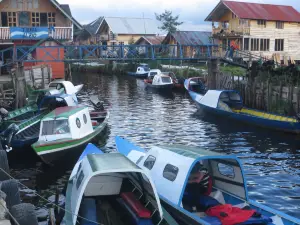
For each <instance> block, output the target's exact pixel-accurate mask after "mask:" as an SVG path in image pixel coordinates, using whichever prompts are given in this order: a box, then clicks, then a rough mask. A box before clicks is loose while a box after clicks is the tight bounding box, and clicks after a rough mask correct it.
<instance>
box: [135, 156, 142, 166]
mask: <svg viewBox="0 0 300 225" xmlns="http://www.w3.org/2000/svg"><path fill="white" fill-rule="evenodd" d="M143 158H144V156H141V157H140V158H139V159H138V160H137V161H136V163H135V164H139V163H140V161H141V160H142V159H143Z"/></svg>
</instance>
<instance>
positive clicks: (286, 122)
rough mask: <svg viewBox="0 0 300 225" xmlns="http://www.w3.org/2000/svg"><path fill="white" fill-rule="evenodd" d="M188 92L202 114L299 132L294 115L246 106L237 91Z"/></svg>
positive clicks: (298, 125) (299, 123)
mask: <svg viewBox="0 0 300 225" xmlns="http://www.w3.org/2000/svg"><path fill="white" fill-rule="evenodd" d="M189 94H190V96H191V98H192V99H193V100H194V101H195V102H196V104H197V107H198V108H199V109H200V110H201V112H203V113H204V114H209V115H215V116H218V117H223V118H226V120H227V119H231V120H236V121H238V122H242V123H248V124H251V125H255V126H259V127H264V128H269V129H273V130H278V131H284V132H288V133H296V134H298V133H300V121H299V120H298V119H297V118H296V117H288V116H282V115H277V114H273V113H267V112H264V111H260V110H255V109H250V108H247V107H245V106H244V104H243V100H242V97H241V96H240V94H239V92H238V91H235V90H208V91H207V93H206V94H205V95H201V94H198V93H196V92H192V91H189Z"/></svg>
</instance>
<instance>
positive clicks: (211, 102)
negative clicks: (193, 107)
mask: <svg viewBox="0 0 300 225" xmlns="http://www.w3.org/2000/svg"><path fill="white" fill-rule="evenodd" d="M220 100H221V101H230V100H231V101H240V102H242V97H241V95H240V93H239V92H238V91H235V90H208V91H207V93H206V94H205V95H204V96H203V98H201V100H200V103H201V104H203V105H206V106H209V107H212V108H217V106H218V103H219V101H220Z"/></svg>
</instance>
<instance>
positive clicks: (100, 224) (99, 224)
mask: <svg viewBox="0 0 300 225" xmlns="http://www.w3.org/2000/svg"><path fill="white" fill-rule="evenodd" d="M0 169H1V171H2V172H3V173H5V174H6V175H7V176H9V177H10V178H11V179H14V180H16V179H15V178H14V177H12V176H11V175H10V174H8V173H7V172H6V171H5V170H3V169H2V168H0ZM16 181H17V182H18V183H19V184H21V185H22V186H23V187H25V188H27V189H29V190H32V189H30V188H29V187H27V186H26V185H25V184H22V183H21V182H19V181H18V180H16ZM32 191H34V192H35V195H36V196H38V197H40V198H41V199H43V200H44V201H46V202H48V203H50V204H51V205H53V206H55V207H57V208H59V209H60V210H63V211H65V212H67V213H70V214H71V215H73V216H77V217H78V218H80V219H84V220H86V221H88V222H92V223H94V224H98V225H104V224H102V223H98V222H95V221H93V220H89V219H87V218H84V217H82V216H79V215H78V214H75V213H73V212H70V211H68V210H66V209H64V208H62V207H61V206H59V205H56V204H55V203H53V202H51V201H49V200H48V199H46V198H44V197H43V196H41V195H39V194H37V193H36V191H35V190H32Z"/></svg>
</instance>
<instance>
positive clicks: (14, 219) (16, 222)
mask: <svg viewBox="0 0 300 225" xmlns="http://www.w3.org/2000/svg"><path fill="white" fill-rule="evenodd" d="M1 169H2V168H1ZM0 204H1V206H2V207H3V208H4V209H5V210H6V212H7V213H8V214H9V216H10V217H11V218H12V219H13V221H14V222H15V224H17V225H20V224H19V223H18V221H17V220H16V218H15V217H13V215H12V214H11V213H10V211H9V210H8V208H6V206H5V205H3V204H2V202H1V201H0Z"/></svg>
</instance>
